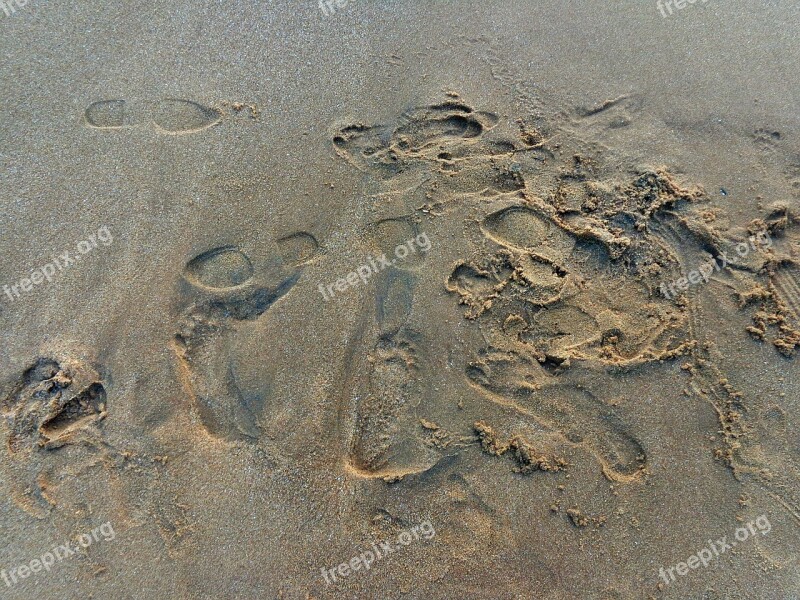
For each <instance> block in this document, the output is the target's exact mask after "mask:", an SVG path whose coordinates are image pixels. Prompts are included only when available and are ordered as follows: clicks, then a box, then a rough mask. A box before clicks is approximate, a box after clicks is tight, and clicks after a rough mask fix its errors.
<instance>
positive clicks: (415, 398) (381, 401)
mask: <svg viewBox="0 0 800 600" xmlns="http://www.w3.org/2000/svg"><path fill="white" fill-rule="evenodd" d="M417 361H418V357H417V350H416V347H415V344H413V343H412V342H411V341H408V340H405V339H404V338H403V336H402V335H393V336H387V337H384V338H381V339H380V340H379V341H378V343H377V344H376V346H375V348H374V349H373V351H372V352H371V353H370V356H369V359H368V362H369V364H370V369H369V374H368V376H367V379H368V384H367V389H366V390H365V393H364V395H363V396H362V397H361V400H360V401H359V402H358V404H357V406H356V414H357V419H356V422H355V430H354V432H353V441H352V446H351V452H350V466H351V468H353V469H354V470H355V471H356V472H358V473H360V474H361V475H364V476H368V477H383V478H397V477H402V476H405V475H408V474H410V473H419V472H421V471H424V470H426V469H428V468H430V467H431V466H432V465H433V464H435V462H436V460H437V458H438V457H436V455H435V453H434V452H433V451H432V450H430V449H429V448H427V447H426V446H425V445H423V443H422V441H421V439H420V438H419V437H418V436H417V435H415V432H417V431H418V430H419V417H418V415H417V408H418V407H419V405H420V402H421V401H422V399H423V398H424V394H423V388H422V387H421V385H420V382H419V376H418V366H417Z"/></svg>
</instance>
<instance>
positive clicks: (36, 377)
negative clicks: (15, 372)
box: [0, 356, 107, 517]
mask: <svg viewBox="0 0 800 600" xmlns="http://www.w3.org/2000/svg"><path fill="white" fill-rule="evenodd" d="M0 412H2V415H3V417H4V423H5V426H4V430H5V431H4V434H5V438H6V451H7V452H8V455H9V459H10V460H9V463H8V467H9V468H10V469H11V472H12V475H11V476H10V477H9V478H8V479H7V481H9V485H10V486H11V490H10V493H11V496H12V498H13V499H14V500H15V502H17V504H18V505H19V506H20V507H21V508H23V509H24V510H26V511H27V512H29V513H30V514H32V515H34V516H36V517H42V516H44V515H46V514H47V512H48V511H49V510H50V509H51V508H52V506H53V503H52V501H51V500H50V499H49V497H48V493H47V488H48V484H47V482H48V480H49V477H48V475H47V472H48V470H49V469H50V467H53V466H54V464H55V463H54V461H55V460H56V455H55V454H53V453H54V452H55V451H57V450H58V449H59V448H61V447H63V446H66V445H70V444H75V445H77V444H88V445H90V446H91V445H100V444H101V432H100V430H99V424H100V422H101V421H102V420H103V419H105V418H106V415H107V410H106V391H105V387H104V386H103V383H102V381H101V378H100V376H99V375H98V373H97V372H96V371H95V370H94V369H92V368H91V367H89V366H87V365H85V364H83V363H81V362H79V361H75V360H57V359H55V358H52V357H44V356H43V357H39V358H37V359H36V360H35V361H34V362H33V364H31V366H29V367H28V368H27V369H26V370H25V371H24V373H22V375H21V376H19V377H18V378H17V379H16V381H14V382H13V384H12V388H11V391H10V393H9V394H8V395H7V396H6V397H5V399H4V400H3V402H2V405H0Z"/></svg>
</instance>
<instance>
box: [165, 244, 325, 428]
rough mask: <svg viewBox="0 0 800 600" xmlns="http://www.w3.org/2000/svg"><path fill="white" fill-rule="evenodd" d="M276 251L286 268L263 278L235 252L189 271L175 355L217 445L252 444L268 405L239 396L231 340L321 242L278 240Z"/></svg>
mask: <svg viewBox="0 0 800 600" xmlns="http://www.w3.org/2000/svg"><path fill="white" fill-rule="evenodd" d="M277 249H278V253H279V254H280V255H281V256H282V259H283V260H282V265H281V266H280V267H278V268H276V269H274V270H273V271H272V272H269V273H267V274H266V275H261V276H257V275H256V269H255V268H254V266H253V264H252V262H251V260H250V258H249V257H248V256H247V255H246V254H245V253H244V252H243V251H242V250H241V249H239V248H237V247H235V246H220V247H218V248H213V249H211V250H209V251H207V252H203V253H202V254H200V255H198V256H196V257H195V258H193V259H191V260H190V261H189V262H188V263H187V265H186V268H185V270H184V280H185V281H186V283H187V284H188V288H186V289H185V290H184V296H185V297H184V303H185V304H186V305H187V307H186V308H185V309H184V311H183V315H182V316H181V319H180V324H179V329H178V332H177V333H176V335H175V350H176V353H177V355H178V357H179V359H180V362H181V365H182V368H183V373H184V376H185V378H184V379H185V382H186V384H187V387H188V388H189V389H190V390H191V393H192V396H193V399H194V405H195V408H196V410H197V412H198V415H199V417H200V421H201V423H202V424H203V426H204V427H205V429H206V430H207V431H208V433H209V434H210V435H212V436H214V437H217V438H219V439H223V440H227V441H249V442H253V441H256V440H258V438H259V437H261V433H262V429H261V418H262V414H263V410H264V405H265V402H266V400H267V399H266V398H262V397H252V396H249V395H245V394H243V393H242V392H241V389H240V388H239V386H238V385H237V383H236V374H235V370H234V367H233V364H234V363H233V362H232V359H231V354H230V353H231V347H230V344H231V340H232V337H233V336H234V335H235V333H236V330H237V328H238V327H239V325H240V324H241V323H244V322H247V321H253V320H255V319H257V318H258V317H260V316H261V315H263V314H264V313H265V312H266V311H267V310H269V309H270V307H272V306H273V305H274V304H275V303H276V302H277V301H278V300H279V299H280V298H282V297H283V296H284V295H286V294H287V293H288V292H289V291H290V290H291V289H292V287H293V286H294V285H295V284H296V283H297V281H298V280H299V278H300V275H301V273H302V267H303V265H305V264H306V263H308V262H309V261H310V260H311V259H312V258H313V257H314V255H315V254H316V252H317V251H318V244H317V242H316V240H315V239H314V237H313V236H312V235H310V234H308V233H305V232H300V233H296V234H292V235H290V236H286V237H284V238H281V239H280V240H278V242H277ZM262 279H263V280H262Z"/></svg>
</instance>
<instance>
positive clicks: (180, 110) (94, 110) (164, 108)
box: [84, 98, 259, 135]
mask: <svg viewBox="0 0 800 600" xmlns="http://www.w3.org/2000/svg"><path fill="white" fill-rule="evenodd" d="M258 118H259V110H258V107H257V106H256V105H255V104H245V103H241V102H228V101H222V102H217V103H216V104H215V106H214V107H210V106H205V105H203V104H201V103H199V102H194V101H193V100H188V99H181V98H166V99H163V100H158V101H155V102H153V103H152V104H151V105H149V106H145V105H143V106H139V107H138V108H137V107H136V106H129V104H128V103H127V102H126V101H125V100H117V99H110V100H99V101H97V102H92V103H91V104H90V105H89V106H88V107H87V108H86V110H85V111H84V122H85V123H86V126H87V127H90V128H92V129H99V130H104V131H111V130H116V129H122V128H127V127H135V126H138V125H140V124H143V123H145V122H148V121H149V122H150V123H151V124H152V125H153V126H154V127H155V128H156V130H157V131H158V132H160V133H162V134H167V135H178V134H185V133H195V132H199V131H203V130H205V129H208V128H210V127H213V126H214V125H218V124H220V123H221V122H222V121H223V119H225V120H231V119H232V120H236V121H239V122H241V121H248V122H252V121H257V120H258Z"/></svg>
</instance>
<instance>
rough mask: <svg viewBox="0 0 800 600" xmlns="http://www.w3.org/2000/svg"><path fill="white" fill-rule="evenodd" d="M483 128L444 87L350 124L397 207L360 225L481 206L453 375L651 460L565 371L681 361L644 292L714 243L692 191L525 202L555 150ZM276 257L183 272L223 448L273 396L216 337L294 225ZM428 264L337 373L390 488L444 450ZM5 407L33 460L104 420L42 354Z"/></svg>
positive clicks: (571, 192) (398, 232) (123, 109)
mask: <svg viewBox="0 0 800 600" xmlns="http://www.w3.org/2000/svg"><path fill="white" fill-rule="evenodd" d="M241 109H242V108H241V106H237V107H236V108H235V109H234V110H236V111H239V110H241ZM253 110H255V109H253ZM222 116H223V114H222V112H221V110H220V109H217V108H209V107H205V106H203V105H200V104H198V103H195V102H192V101H189V100H165V101H162V102H160V103H158V104H157V106H155V107H154V108H153V110H152V112H151V114H150V118H151V121H152V123H154V125H155V126H156V128H157V129H158V130H160V131H162V132H166V133H188V132H196V131H201V130H203V129H206V128H208V127H211V126H213V125H215V124H217V123H218V122H219V121H220V119H221V118H222ZM85 120H86V124H87V125H88V126H89V127H93V128H99V129H106V130H113V129H119V128H124V127H128V126H131V125H133V124H135V122H134V119H132V118H131V116H130V114H129V113H128V111H127V105H126V103H125V102H124V101H122V100H104V101H100V102H95V103H93V104H92V105H90V106H89V108H87V110H86V115H85ZM498 122H499V118H498V117H497V116H496V115H493V114H491V113H488V112H480V111H475V110H473V109H472V108H471V107H469V106H468V105H466V104H464V103H463V102H462V101H461V100H460V99H459V98H457V97H455V96H453V97H451V98H450V99H448V100H447V101H445V102H443V103H440V104H436V105H432V106H427V107H422V108H419V109H415V110H412V111H410V112H409V113H407V114H405V115H403V116H402V118H401V119H400V121H399V123H398V124H397V125H396V126H395V127H394V128H391V127H383V126H366V125H348V126H345V127H343V128H341V129H340V130H339V131H337V133H336V134H335V135H334V136H333V145H334V148H335V150H336V152H337V154H339V156H340V157H341V158H343V159H345V160H346V161H347V162H349V163H350V164H351V165H353V166H355V167H357V168H359V169H362V170H364V171H367V172H368V173H370V174H371V175H372V176H373V177H374V179H375V180H377V181H378V182H380V185H381V186H382V188H383V191H384V192H385V198H386V199H389V200H393V201H394V202H395V205H396V207H397V206H399V208H397V209H396V210H395V213H396V214H394V215H390V216H387V217H385V218H382V219H378V220H377V221H376V222H375V223H374V224H373V225H372V226H370V227H369V228H368V234H369V236H370V238H371V240H372V243H373V244H374V249H375V250H376V251H383V252H387V253H388V252H389V251H390V250H391V249H392V248H394V247H396V246H397V245H400V244H401V243H403V242H405V241H406V240H408V239H411V238H413V237H414V236H416V235H418V234H419V233H420V231H421V230H420V218H421V216H422V215H428V214H435V215H439V216H448V215H451V214H453V213H456V214H457V215H458V211H457V210H456V209H454V208H453V207H455V206H456V205H458V203H463V204H466V205H468V206H471V207H473V208H475V207H477V208H478V210H479V211H481V212H482V215H483V216H482V217H481V219H480V222H479V227H478V230H479V236H478V237H477V238H475V245H476V247H477V248H480V251H479V252H477V253H475V254H473V256H472V257H471V258H469V259H464V260H462V261H460V262H459V263H457V264H455V265H453V266H452V267H451V271H450V272H449V274H448V275H447V276H446V277H445V281H444V287H445V289H446V290H447V292H448V293H449V294H450V295H451V297H452V298H453V299H454V300H455V301H457V302H458V303H459V304H461V305H463V306H464V307H465V308H464V316H465V318H466V319H467V320H468V321H469V322H470V323H472V324H473V326H474V327H477V328H479V329H480V331H481V333H482V338H483V339H484V340H485V341H486V345H485V346H484V347H476V348H473V349H472V352H473V358H472V360H470V361H469V363H468V364H466V365H464V366H463V368H464V377H465V380H466V382H467V383H468V385H469V386H471V387H472V388H473V389H475V390H476V391H477V392H478V393H479V394H481V395H482V397H483V398H485V400H486V401H487V402H489V403H492V404H494V405H497V406H500V407H503V408H505V409H510V410H512V411H513V412H514V413H516V414H517V415H518V416H519V418H521V419H528V420H530V422H531V423H535V424H538V425H540V426H543V427H544V428H546V429H547V430H550V431H557V432H559V433H560V435H561V436H562V437H563V439H564V441H565V443H569V444H575V445H580V446H583V447H585V448H586V449H588V450H589V451H590V452H591V453H592V454H594V456H595V457H596V459H597V461H598V462H599V464H600V466H601V467H602V470H603V472H604V473H605V475H606V476H607V477H609V478H610V479H613V480H617V481H630V480H632V479H634V478H636V477H638V476H639V475H640V474H641V473H643V472H644V470H645V469H646V466H647V452H646V449H645V448H644V447H643V445H642V444H641V442H640V441H639V440H638V439H637V437H636V435H635V433H634V432H633V431H632V430H631V428H630V427H629V426H628V424H626V423H625V421H624V420H623V419H622V418H621V416H620V415H619V414H618V413H617V412H616V411H615V409H614V408H613V407H612V406H611V405H609V404H608V402H607V401H606V399H603V398H599V397H597V396H596V395H595V394H593V393H591V392H589V391H588V390H586V389H581V388H580V387H578V386H576V385H575V384H573V383H570V382H569V379H567V378H566V377H564V374H565V373H569V372H572V370H575V369H579V368H582V369H588V372H589V373H593V372H596V373H600V372H604V373H607V374H613V373H614V372H615V370H616V371H618V372H624V371H626V370H627V371H629V370H634V369H638V368H640V367H643V366H645V365H648V364H653V363H656V362H661V361H664V360H669V359H673V358H677V357H680V356H688V355H691V354H692V352H694V351H695V350H693V348H694V347H693V345H692V343H693V334H694V333H696V329H697V328H698V324H697V323H695V322H694V320H696V318H697V317H696V315H694V313H693V312H692V309H691V308H689V309H688V310H687V309H686V308H685V307H681V306H679V305H676V304H675V303H674V302H672V301H670V300H668V299H665V298H663V297H662V296H661V295H659V294H658V292H657V289H658V283H659V282H663V281H664V280H669V279H674V278H675V277H678V276H680V274H681V273H683V272H685V270H686V268H687V266H686V260H687V259H686V258H685V257H683V258H682V257H681V252H680V250H679V248H678V246H682V245H686V244H688V245H691V244H693V243H695V240H692V239H691V237H692V236H693V235H697V236H699V237H700V238H701V240H702V241H701V243H700V244H699V245H700V247H701V248H706V249H707V248H708V247H709V242H708V240H709V239H713V235H712V234H710V233H709V232H707V231H705V232H703V231H701V230H702V226H701V225H698V223H696V222H689V221H688V220H687V219H688V218H689V217H688V216H687V213H685V212H683V211H682V210H681V208H682V207H684V206H686V205H690V204H691V203H693V202H696V201H698V200H699V199H700V198H701V196H702V194H701V193H699V192H697V191H694V190H687V189H682V188H680V187H679V186H677V185H676V184H675V183H674V182H673V181H672V180H671V178H670V177H669V176H668V175H667V174H665V173H662V172H657V171H650V172H640V173H638V174H637V175H636V176H635V177H634V179H633V180H632V181H627V182H620V181H619V180H613V181H611V180H609V181H603V180H602V178H601V177H599V176H598V175H596V174H593V173H592V172H591V169H588V168H587V166H586V164H585V163H583V162H581V160H579V159H578V158H577V157H576V159H575V161H574V163H573V164H572V165H571V166H570V167H567V168H562V169H561V170H560V171H558V175H557V177H556V182H555V183H554V184H553V185H552V186H551V187H550V189H549V190H548V191H547V193H546V196H545V195H544V194H543V197H542V198H540V197H538V196H536V195H534V194H533V193H531V191H530V189H529V185H528V182H527V181H526V179H525V177H524V176H523V174H522V169H521V168H520V166H519V163H518V162H517V161H518V160H519V161H521V160H523V159H524V160H526V161H527V164H528V165H529V168H536V167H537V166H539V165H542V164H545V163H547V162H548V161H552V160H553V159H554V154H553V153H552V152H550V151H549V150H548V149H547V148H546V147H545V144H544V143H543V141H542V140H543V138H542V136H541V135H539V134H537V132H535V131H533V130H531V129H529V128H527V126H525V125H524V124H521V125H520V131H519V136H518V138H517V139H512V138H509V137H505V138H504V137H502V136H493V135H492V130H493V129H494V128H495V126H496V125H497V124H498ZM530 165H532V167H531V166H530ZM552 170H553V169H552V168H551V171H552ZM398 198H399V202H398V201H397V199H398ZM456 218H458V216H457V217H456ZM797 222H798V220H797V219H796V218H795V216H794V215H792V214H790V212H789V211H788V209H783V211H782V212H781V210H777V211H773V213H772V214H771V215H770V216H768V217H767V218H766V219H765V225H764V226H765V227H767V228H770V230H771V231H773V232H774V233H776V234H778V235H781V236H784V237H785V238H786V240H787V241H786V242H785V248H784V250H785V251H784V252H783V254H781V255H780V257H779V258H776V257H775V256H774V255H770V256H769V259H768V260H767V259H765V265H766V268H765V270H764V271H765V272H766V273H767V281H766V282H765V285H766V287H768V288H769V289H770V290H771V292H770V295H767V296H765V297H764V298H765V299H764V300H763V301H762V308H773V309H774V310H775V311H776V312H777V313H778V314H779V315H780V317H781V318H782V319H783V320H784V321H783V322H780V323H779V324H778V325H779V327H780V328H781V332H782V333H783V334H785V335H784V337H783V338H781V339H783V340H786V339H788V341H786V342H785V344H786V345H787V347H789V350H790V351H792V352H793V350H794V347H795V346H796V345H800V338H792V337H791V335H789V333H791V332H792V331H795V330H793V329H792V327H794V328H797V327H800V267H799V266H798V264H800V263H798V258H797V256H798V251H799V250H800V244H798V241H797V237H796V236H795V226H796V223H797ZM679 230H681V231H682V233H677V232H678V231H679ZM676 236H677V237H676ZM684 238H685V239H684ZM277 247H278V250H279V252H280V254H281V266H280V267H279V268H276V269H272V270H268V271H267V272H264V270H262V269H260V268H259V266H258V265H254V264H253V263H252V261H251V259H250V257H249V256H248V254H247V253H246V252H245V251H244V250H243V249H242V248H240V247H238V246H235V245H228V246H220V247H216V248H212V249H209V250H207V251H205V252H203V253H201V254H199V255H198V256H195V257H193V258H192V259H191V260H189V261H188V262H187V264H186V268H185V271H184V277H183V283H182V288H181V289H182V291H181V298H182V299H181V302H182V308H181V311H180V318H179V325H178V328H177V331H176V334H175V339H174V349H175V351H176V353H177V355H178V357H179V359H180V364H181V368H182V373H183V381H184V383H185V384H186V386H187V388H188V390H189V391H190V393H191V396H192V398H193V401H194V407H195V409H196V411H197V415H198V417H199V420H200V422H201V423H202V425H203V427H204V428H205V430H206V431H207V432H208V434H209V435H211V436H213V437H215V438H217V439H220V440H225V441H246V442H254V441H257V440H258V439H259V438H260V436H261V435H262V432H263V426H264V425H263V419H264V410H265V406H266V405H267V404H268V403H269V400H270V399H269V398H252V397H246V396H245V395H244V394H242V392H241V390H240V389H239V387H238V385H237V382H236V377H235V375H234V373H233V369H232V358H231V355H230V350H229V347H228V344H229V340H230V338H231V336H232V335H234V334H235V332H236V330H237V328H238V327H240V326H241V324H243V323H245V322H249V321H254V320H255V319H258V318H259V317H261V316H262V315H264V314H265V313H266V312H267V311H268V310H269V309H270V308H271V307H272V306H273V305H274V304H275V303H276V302H277V301H278V300H280V299H281V298H282V297H284V296H285V295H286V294H288V293H289V292H290V291H291V289H292V288H293V286H294V285H295V284H296V283H297V281H298V279H299V277H300V275H301V274H302V272H303V269H304V266H305V265H306V264H308V263H309V262H310V261H311V260H313V259H314V257H315V256H316V255H317V253H318V251H319V244H318V242H317V240H316V239H315V238H314V237H313V236H312V235H310V234H308V233H305V232H298V233H295V234H292V235H289V236H286V237H283V238H281V239H279V240H277ZM702 255H703V252H699V253H697V254H695V256H696V257H699V256H702ZM425 268H427V267H426V265H425V263H424V257H422V256H419V257H417V258H416V259H414V260H409V261H407V262H401V263H398V264H395V265H394V266H392V267H391V268H388V269H386V270H384V271H381V272H380V273H378V274H377V275H376V277H375V278H374V280H373V282H372V283H371V285H372V288H371V289H372V290H373V293H374V296H373V297H372V300H371V303H370V305H369V307H368V310H367V314H366V316H365V322H364V327H363V330H362V332H361V337H360V343H361V350H360V351H359V352H357V353H356V355H357V358H356V360H354V361H353V364H352V365H350V375H349V376H348V378H347V381H348V382H350V383H352V384H353V386H354V389H352V390H348V394H347V396H348V399H347V400H346V402H347V403H349V408H348V409H347V410H346V411H345V412H344V414H345V418H346V419H347V420H348V421H349V424H347V426H346V427H345V428H344V431H345V432H347V435H348V436H349V440H348V441H347V444H346V446H347V456H346V464H347V466H348V468H349V469H350V470H351V471H352V472H353V473H355V474H357V475H359V476H364V477H375V478H384V479H386V480H397V479H400V478H402V477H404V476H406V475H409V474H414V473H421V472H424V471H426V470H428V469H430V468H431V467H432V466H433V465H435V464H436V463H437V462H438V461H439V460H440V459H441V458H442V455H443V454H442V452H440V449H439V448H437V447H435V445H432V444H431V443H430V440H428V439H424V437H423V433H422V432H421V431H420V425H419V424H420V421H421V419H422V417H423V416H424V414H425V413H424V411H423V410H421V409H422V407H423V406H424V405H425V403H427V402H431V401H436V400H435V398H433V397H432V390H431V379H432V378H433V377H435V374H433V373H431V372H430V368H429V366H428V365H429V360H428V359H427V356H426V353H427V347H428V344H427V342H426V339H425V336H424V335H423V334H422V333H421V332H420V331H417V330H415V328H414V327H413V326H412V325H411V324H410V323H411V316H412V314H413V311H414V305H415V294H417V293H418V288H419V285H420V281H421V277H422V276H423V271H424V269H425ZM767 304H769V307H767ZM773 324H774V323H773ZM787 332H788V333H787ZM787 336H788V338H787ZM776 345H777V344H776ZM779 347H780V346H779ZM359 374H361V376H359ZM364 374H366V375H365V376H364ZM719 395H720V397H722V396H724V393H722V392H720V394H719ZM721 402H722V401H718V403H721ZM2 410H3V414H4V416H5V419H6V424H7V428H6V429H7V433H6V435H7V449H8V452H9V455H10V456H11V458H12V460H13V461H17V462H19V461H31V460H32V458H31V457H33V456H35V455H37V453H39V452H41V451H45V450H48V449H57V448H59V447H61V446H63V445H66V444H70V443H73V442H75V441H82V440H91V439H93V438H94V437H96V436H97V435H98V424H99V422H100V421H102V419H103V418H105V416H106V406H105V389H104V387H103V384H102V382H101V378H100V377H99V376H98V374H97V373H96V371H94V370H92V369H91V368H90V367H87V366H85V365H82V364H78V363H74V362H70V361H61V362H59V361H58V360H55V359H51V358H41V359H38V360H37V361H36V363H35V364H33V365H32V366H31V367H30V368H29V369H27V370H26V371H25V373H24V374H23V375H22V376H21V378H20V379H19V381H18V382H17V383H16V384H15V386H14V387H13V389H12V392H11V393H10V394H9V395H8V396H7V398H6V399H5V401H4V402H3V405H2ZM422 420H424V419H422Z"/></svg>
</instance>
